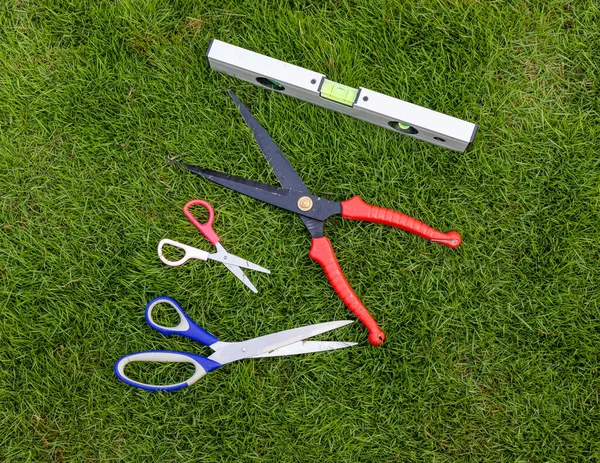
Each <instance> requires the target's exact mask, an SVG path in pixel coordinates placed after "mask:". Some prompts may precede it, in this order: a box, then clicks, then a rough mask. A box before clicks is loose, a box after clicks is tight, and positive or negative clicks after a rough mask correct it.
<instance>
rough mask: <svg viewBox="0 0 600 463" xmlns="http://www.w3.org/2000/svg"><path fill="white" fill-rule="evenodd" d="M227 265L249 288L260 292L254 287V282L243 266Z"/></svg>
mask: <svg viewBox="0 0 600 463" xmlns="http://www.w3.org/2000/svg"><path fill="white" fill-rule="evenodd" d="M225 267H227V268H228V269H229V271H230V272H231V273H233V274H234V275H235V276H236V277H238V279H239V280H240V281H241V282H242V283H244V284H245V285H246V286H247V287H248V288H250V289H251V290H252V291H253V292H255V293H258V291H257V289H256V288H255V287H254V285H253V284H252V282H251V281H250V280H248V277H247V276H246V274H245V273H244V271H243V270H242V269H241V268H239V267H236V266H235V265H231V264H225Z"/></svg>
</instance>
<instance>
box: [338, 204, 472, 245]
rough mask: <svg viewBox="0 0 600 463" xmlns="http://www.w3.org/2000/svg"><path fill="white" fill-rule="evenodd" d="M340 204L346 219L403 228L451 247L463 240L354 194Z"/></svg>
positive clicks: (453, 233)
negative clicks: (365, 200) (366, 201)
mask: <svg viewBox="0 0 600 463" xmlns="http://www.w3.org/2000/svg"><path fill="white" fill-rule="evenodd" d="M340 204H341V205H342V217H344V218H345V219H350V220H364V221H365V222H376V223H382V224H384V225H390V226H392V227H396V228H401V229H402V230H406V231H407V232H410V233H413V234H415V235H417V236H420V237H421V238H425V239H426V240H429V241H433V242H434V243H439V244H445V245H446V246H448V247H449V248H456V247H457V246H458V245H459V244H460V243H461V242H462V238H461V237H460V235H459V234H458V233H457V232H455V231H451V232H448V233H442V232H440V231H437V230H434V229H433V228H431V227H429V226H427V225H425V224H424V223H422V222H419V221H418V220H417V219H413V218H412V217H409V216H408V215H405V214H402V213H401V212H397V211H392V210H391V209H385V208H383V207H377V206H371V205H370V204H367V203H365V202H364V201H363V200H362V199H361V198H360V197H359V196H353V197H352V198H350V199H348V200H346V201H342V202H341V203H340Z"/></svg>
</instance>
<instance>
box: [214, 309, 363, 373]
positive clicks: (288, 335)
mask: <svg viewBox="0 0 600 463" xmlns="http://www.w3.org/2000/svg"><path fill="white" fill-rule="evenodd" d="M352 322H353V320H340V321H335V322H326V323H319V324H316V325H310V326H303V327H300V328H294V329H291V330H286V331H280V332H278V333H272V334H267V335H266V336H261V337H259V338H254V339H249V340H248V341H243V342H235V343H231V344H229V345H227V346H225V347H223V348H222V349H219V350H217V351H216V352H215V353H214V354H212V355H211V356H210V357H209V359H211V360H214V361H215V362H219V363H220V364H221V365H225V364H226V363H230V362H234V361H236V360H241V359H245V358H248V357H254V356H256V355H260V354H263V353H266V352H271V351H274V350H275V349H279V348H281V347H284V346H288V345H290V344H294V343H296V342H299V341H303V340H305V339H307V338H310V337H312V336H316V335H317V334H321V333H326V332H327V331H331V330H335V329H337V328H340V327H342V326H345V325H348V324H349V323H352Z"/></svg>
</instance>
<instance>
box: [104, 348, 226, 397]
mask: <svg viewBox="0 0 600 463" xmlns="http://www.w3.org/2000/svg"><path fill="white" fill-rule="evenodd" d="M169 354H171V355H172V354H175V356H176V357H178V358H172V359H165V358H164V356H165V355H167V356H168V355H169ZM136 356H147V357H148V356H149V357H150V358H149V359H148V358H147V359H145V360H132V358H135V357H136ZM152 357H154V358H152ZM161 357H162V358H161ZM186 360H187V363H193V362H190V361H189V360H193V361H195V362H197V363H198V364H199V365H200V366H201V367H202V369H203V370H204V371H203V372H202V371H200V373H198V368H197V369H196V372H195V373H194V375H193V376H192V377H191V378H189V379H188V380H186V381H183V382H181V383H177V384H172V385H160V386H158V385H153V384H146V383H141V382H139V381H134V380H132V379H129V378H128V377H127V376H125V366H126V365H127V364H128V363H130V362H138V361H139V362H167V363H178V362H185V361H186ZM221 366H222V365H221V364H220V363H218V362H215V361H213V360H210V359H208V358H206V357H203V356H201V355H196V354H190V353H187V352H177V351H172V350H154V351H146V352H136V353H134V354H129V355H125V356H123V357H121V358H120V359H119V360H117V361H116V362H115V367H114V372H115V375H116V376H117V378H119V379H120V380H121V381H123V382H124V383H125V384H128V385H130V386H133V387H137V388H138V389H144V390H146V391H177V390H179V389H183V388H185V387H188V386H191V385H192V384H194V383H195V382H196V381H197V380H198V379H200V378H201V377H202V376H204V374H206V373H208V372H209V371H212V370H215V369H217V368H219V367H221ZM196 374H198V376H197V377H195V376H196Z"/></svg>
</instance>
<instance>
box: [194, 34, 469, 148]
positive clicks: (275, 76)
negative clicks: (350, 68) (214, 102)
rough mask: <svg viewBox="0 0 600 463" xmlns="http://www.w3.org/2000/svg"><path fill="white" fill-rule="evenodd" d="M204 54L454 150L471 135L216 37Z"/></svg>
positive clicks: (230, 70)
mask: <svg viewBox="0 0 600 463" xmlns="http://www.w3.org/2000/svg"><path fill="white" fill-rule="evenodd" d="M206 56H207V57H208V62H209V63H210V67H211V68H212V69H214V70H216V71H220V72H224V73H226V74H229V75H232V76H235V77H239V78H240V79H242V80H245V81H247V82H250V83H253V84H260V85H262V86H264V87H266V88H269V89H272V90H275V91H277V92H280V93H284V94H286V95H290V96H293V97H296V98H300V99H301V100H304V101H308V102H309V103H313V104H316V105H319V106H323V107H324V108H328V109H332V110H334V111H338V112H341V113H344V114H347V115H349V116H352V117H355V118H357V119H360V120H363V121H366V122H370V123H371V124H375V125H378V126H380V127H384V128H386V129H389V130H393V131H395V132H399V133H402V134H404V135H408V136H409V137H413V138H418V139H419V140H423V141H426V142H429V143H433V144H434V145H438V146H442V147H444V148H449V149H451V150H454V151H461V152H464V151H465V150H466V149H467V148H468V147H469V145H470V144H471V142H472V141H473V139H474V138H475V134H476V133H477V125H476V124H473V123H471V122H467V121H463V120H461V119H457V118H455V117H452V116H448V115H446V114H442V113H438V112H436V111H432V110H431V109H427V108H423V107H421V106H417V105H415V104H412V103H408V102H407V101H403V100H399V99H397V98H393V97H391V96H387V95H384V94H383V93H378V92H375V91H373V90H369V89H368V88H363V87H359V88H352V87H348V86H346V85H342V84H339V83H337V82H333V81H332V80H328V79H327V78H326V77H325V75H324V74H320V73H318V72H314V71H311V70H309V69H304V68H301V67H299V66H295V65H293V64H289V63H285V62H283V61H280V60H278V59H274V58H270V57H268V56H265V55H261V54H259V53H255V52H252V51H250V50H246V49H244V48H240V47H236V46H235V45H231V44H229V43H226V42H221V41H220V40H216V39H212V40H211V42H210V45H209V47H208V51H207V52H206Z"/></svg>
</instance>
